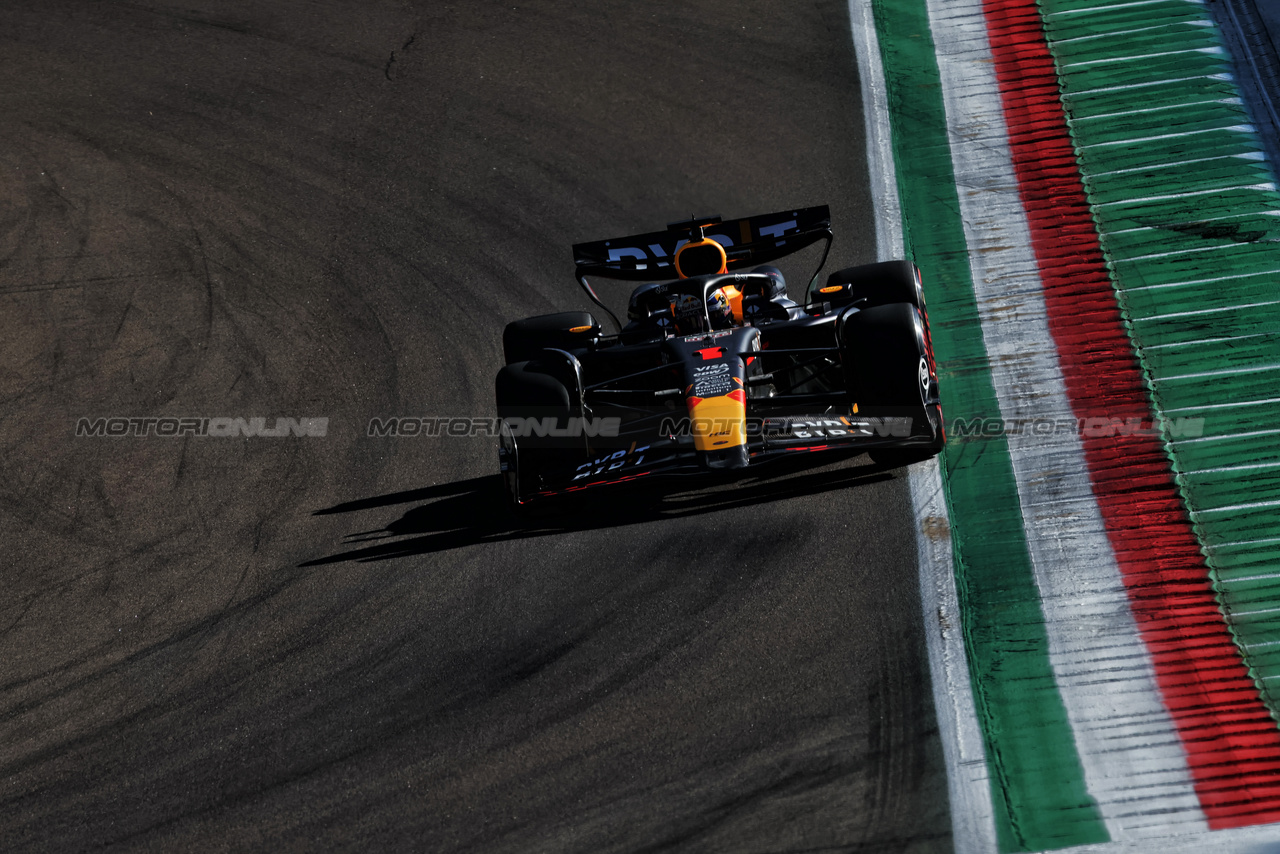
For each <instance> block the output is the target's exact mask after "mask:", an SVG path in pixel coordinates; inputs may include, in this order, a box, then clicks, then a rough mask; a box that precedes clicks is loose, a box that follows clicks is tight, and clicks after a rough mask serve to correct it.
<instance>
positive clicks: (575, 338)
mask: <svg viewBox="0 0 1280 854" xmlns="http://www.w3.org/2000/svg"><path fill="white" fill-rule="evenodd" d="M599 337H600V321H598V320H596V319H595V317H593V316H592V315H591V313H590V312H586V311H562V312H560V313H559V314H544V315H540V316H538V317H527V318H525V319H524V320H517V321H514V322H512V323H508V324H507V328H506V329H504V330H502V353H503V356H504V357H505V358H506V362H507V364H508V365H510V364H511V363H513V362H525V361H528V360H530V359H536V358H537V357H538V354H539V353H541V352H542V351H543V350H545V349H546V348H548V347H554V348H555V349H557V350H570V349H573V348H575V347H585V346H586V345H587V342H589V341H591V340H592V339H593V338H599Z"/></svg>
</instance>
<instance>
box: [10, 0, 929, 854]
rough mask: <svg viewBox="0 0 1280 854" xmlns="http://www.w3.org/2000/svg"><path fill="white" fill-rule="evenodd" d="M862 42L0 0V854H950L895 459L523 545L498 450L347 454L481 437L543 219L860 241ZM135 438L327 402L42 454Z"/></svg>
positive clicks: (643, 15) (547, 11) (606, 517)
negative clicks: (79, 425) (316, 853)
mask: <svg viewBox="0 0 1280 854" xmlns="http://www.w3.org/2000/svg"><path fill="white" fill-rule="evenodd" d="M197 5H199V6H201V7H203V8H202V9H201V10H195V9H193V8H192V7H194V6H197ZM848 26H849V25H848V13H847V9H846V6H845V5H844V4H843V3H841V2H825V0H823V2H788V3H774V2H763V0H760V2H747V3H731V2H719V0H717V2H706V3H697V4H692V3H678V4H677V3H669V4H668V3H662V4H639V3H630V2H602V3H595V2H592V3H583V2H550V1H549V0H547V2H541V0H540V2H534V3H507V4H482V3H457V4H453V3H418V4H414V3H408V2H361V3H356V2H337V0H311V2H303V1H302V0H282V2H272V3H259V2H237V1H235V0H233V1H231V2H223V3H216V4H215V3H209V2H203V3H202V2H199V0H171V1H170V2H160V1H159V0H150V1H149V2H91V0H40V2H19V0H14V2H7V3H4V4H3V5H0V400H2V401H3V405H2V407H0V444H2V447H3V456H2V462H0V465H2V466H3V476H2V477H0V534H2V535H3V552H2V554H3V557H0V561H2V562H3V563H2V566H3V579H4V596H3V600H0V849H4V850H7V851H41V850H45V851H77V850H89V849H95V848H99V847H104V846H107V847H111V848H113V849H118V850H143V851H173V850H236V851H246V850H264V851H265V850H272V851H274V850H280V849H287V850H331V849H336V850H350V849H361V850H422V851H464V850H465V851H495V852H496V851H510V852H527V851H557V852H559V851H574V852H600V851H655V850H668V849H671V850H689V851H732V852H777V851H841V850H856V851H879V852H899V851H910V852H925V851H929V852H932V851H945V850H949V849H950V836H949V827H950V822H949V818H948V810H947V802H946V786H945V782H944V774H943V765H942V759H941V749H940V746H939V741H938V737H937V732H936V727H935V723H934V718H933V711H932V707H931V693H930V689H929V685H928V667H927V662H926V658H925V652H924V644H923V636H922V629H921V621H922V616H921V613H920V604H919V600H918V595H917V580H916V567H915V541H914V535H913V522H912V520H911V514H910V506H909V499H908V496H907V492H906V484H905V480H904V476H903V473H902V472H886V471H882V470H880V469H877V468H876V467H874V466H873V465H871V464H870V463H869V461H868V460H867V459H866V458H865V457H855V458H852V459H845V460H835V461H831V460H821V462H820V464H816V465H815V466H814V467H813V468H809V469H804V468H800V467H796V466H792V467H788V468H783V469H780V470H778V471H777V472H774V473H773V474H772V476H765V477H758V478H752V479H750V480H748V481H746V482H744V483H741V484H737V485H730V486H723V485H721V486H700V485H697V484H688V483H686V484H681V485H679V489H678V491H675V492H672V493H669V494H658V493H652V492H650V493H644V494H637V495H627V496H620V497H618V498H617V499H616V500H607V499H606V498H605V497H603V496H602V497H601V498H600V499H599V502H597V503H596V504H595V505H593V506H591V507H588V508H584V509H583V510H582V512H581V514H580V515H578V516H575V517H574V518H572V519H570V520H568V521H567V522H564V523H555V522H554V520H552V521H551V522H544V523H540V526H538V527H534V528H532V529H522V528H520V527H518V526H516V525H515V524H514V522H513V520H512V519H511V518H510V516H508V515H507V514H506V513H505V511H504V509H503V503H502V498H501V494H500V489H499V484H498V480H497V477H496V443H495V441H494V440H491V439H487V438H483V437H480V438H447V437H444V438H440V437H436V438H425V437H418V438H413V439H408V438H400V439H393V438H376V437H369V436H366V435H365V431H366V425H367V423H368V421H369V419H370V418H373V417H390V416H434V415H481V416H484V415H492V414H493V400H492V382H493V376H494V373H495V372H496V370H497V368H498V366H499V363H500V359H501V330H502V326H503V324H504V323H506V322H507V321H510V320H513V319H516V318H519V317H523V316H527V315H531V314H538V313H544V312H548V311H553V310H563V309H569V308H582V307H586V304H585V300H584V299H583V298H582V296H581V294H580V292H579V291H578V289H577V286H576V284H575V283H574V281H573V279H572V275H571V263H570V254H569V246H570V244H572V243H573V242H576V241H581V240H589V239H601V238H606V237H610V236H615V235H621V234H625V233H630V232H636V231H644V230H650V229H653V228H660V227H661V226H662V225H663V223H665V222H667V221H669V220H672V219H676V218H681V217H685V216H688V215H691V214H694V213H705V212H717V213H722V214H724V215H725V216H745V215H749V214H753V213H758V212H764V211H770V210H778V209H782V208H784V207H790V206H794V205H807V204H821V203H824V202H825V203H828V204H830V206H831V209H832V212H833V215H834V219H835V224H836V229H837V242H836V246H835V249H834V251H833V254H832V259H831V265H830V266H829V268H828V269H835V268H837V267H839V266H846V265H849V264H854V263H861V262H867V261H871V260H874V245H873V243H874V239H873V228H872V216H871V211H870V197H869V194H868V190H867V177H866V174H865V170H866V166H865V153H864V151H863V140H862V137H863V125H862V119H861V106H860V99H859V89H858V81H857V72H856V63H855V61H854V57H853V54H852V48H851V42H850V38H849V31H848ZM809 251H812V250H809ZM801 260H802V261H811V260H812V259H811V258H809V257H808V256H806V257H805V258H803V259H801ZM784 269H786V271H787V273H788V274H789V275H790V276H791V278H792V282H793V286H796V284H795V283H796V282H797V280H799V279H801V278H802V275H801V270H802V269H803V265H800V266H796V265H792V266H788V267H785V268H784ZM158 416H185V417H206V418H207V417H246V418H247V417H252V416H263V417H266V418H267V419H268V423H270V422H271V421H272V420H273V419H274V418H275V417H296V418H302V417H325V418H328V419H329V421H328V431H327V435H326V436H324V437H323V438H321V437H292V436H291V437H285V438H268V437H263V436H258V437H253V438H243V437H242V438H238V439H228V438H215V437H191V436H187V437H174V438H162V437H156V436H151V437H141V436H125V437H120V438H107V437H87V436H82V437H78V438H77V437H76V436H75V425H76V422H77V420H78V419H80V418H90V419H93V418H107V417H158ZM814 459H815V460H817V459H819V458H817V457H815V458H814Z"/></svg>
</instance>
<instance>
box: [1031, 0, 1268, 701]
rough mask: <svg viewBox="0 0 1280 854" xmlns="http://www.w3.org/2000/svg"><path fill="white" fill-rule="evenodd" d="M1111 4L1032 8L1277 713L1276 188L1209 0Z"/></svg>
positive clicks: (1223, 586)
mask: <svg viewBox="0 0 1280 854" xmlns="http://www.w3.org/2000/svg"><path fill="white" fill-rule="evenodd" d="M1108 5H1114V4H1112V3H1107V2H1085V0H1043V2H1042V5H1041V8H1042V10H1043V13H1044V15H1045V19H1046V22H1047V33H1048V36H1049V45H1050V49H1051V50H1052V51H1053V53H1054V57H1055V60H1056V61H1057V63H1058V69H1059V73H1060V75H1061V78H1062V86H1063V91H1064V102H1065V103H1066V104H1067V107H1068V114H1069V117H1070V126H1071V131H1072V136H1073V138H1074V139H1075V143H1076V146H1077V150H1078V152H1079V156H1080V162H1081V165H1082V168H1083V171H1084V175H1085V183H1086V187H1087V189H1088V192H1089V198H1090V201H1091V202H1092V203H1093V205H1094V215H1095V218H1096V219H1097V221H1098V225H1099V230H1100V232H1101V235H1102V240H1103V247H1104V249H1105V251H1106V254H1107V257H1108V260H1109V262H1110V265H1111V269H1112V280H1113V282H1114V283H1115V286H1116V289H1117V293H1118V295H1119V298H1120V301H1121V305H1122V307H1123V309H1124V316H1125V319H1126V322H1127V324H1128V328H1129V332H1130V335H1131V337H1132V338H1133V341H1134V344H1135V345H1136V348H1137V350H1138V353H1139V355H1140V357H1141V359H1142V363H1143V368H1144V370H1145V372H1146V375H1147V379H1148V382H1149V384H1150V388H1151V395H1152V400H1153V403H1154V405H1155V408H1156V410H1157V411H1158V412H1159V413H1161V414H1162V416H1163V418H1164V423H1165V440H1166V446H1167V448H1168V450H1169V455H1170V457H1171V459H1172V460H1173V464H1174V468H1175V471H1176V472H1177V477H1178V483H1179V486H1180V488H1181V489H1182V492H1183V495H1184V497H1185V499H1186V502H1187V506H1188V509H1189V510H1190V513H1191V518H1192V521H1193V524H1194V526H1195V531H1196V535H1197V536H1198V537H1199V539H1200V542H1201V544H1202V546H1203V548H1204V552H1205V554H1206V557H1207V559H1208V563H1209V566H1210V574H1211V577H1212V579H1213V582H1214V587H1215V590H1216V591H1217V594H1218V600H1219V602H1220V603H1221V605H1222V608H1223V611H1224V612H1225V613H1226V614H1227V620H1228V623H1229V625H1230V626H1231V629H1232V631H1233V633H1234V635H1235V639H1236V643H1237V644H1238V646H1239V647H1240V650H1241V652H1242V654H1243V656H1244V660H1245V662H1246V663H1247V664H1248V666H1249V668H1250V673H1251V674H1252V676H1253V678H1254V680H1255V681H1256V682H1257V684H1258V685H1259V688H1260V689H1261V693H1262V696H1263V699H1264V701H1266V703H1267V705H1268V707H1269V708H1270V709H1271V712H1272V714H1273V715H1275V714H1276V713H1277V711H1280V466H1276V465H1274V463H1275V462H1276V461H1278V460H1280V193H1277V190H1276V186H1275V177H1274V173H1273V171H1272V168H1271V164H1269V163H1267V162H1266V160H1265V159H1264V157H1263V154H1262V146H1261V145H1260V144H1259V141H1258V139H1257V138H1256V135H1255V133H1254V130H1253V128H1252V126H1251V119H1250V117H1249V115H1248V112H1247V110H1246V109H1245V107H1244V105H1243V103H1242V102H1241V99H1240V94H1239V92H1238V91H1237V89H1236V86H1235V83H1234V80H1233V76H1232V75H1233V73H1234V69H1233V67H1232V64H1231V57H1230V56H1229V55H1228V54H1227V52H1226V51H1225V49H1224V48H1223V46H1222V43H1221V40H1220V38H1219V34H1218V31H1217V28H1216V27H1215V26H1214V25H1213V22H1212V21H1211V19H1210V17H1209V15H1208V12H1207V11H1206V9H1205V7H1204V6H1203V5H1202V4H1198V3H1189V2H1185V0H1168V2H1165V3H1148V4H1145V5H1143V6H1140V7H1131V8H1119V9H1115V8H1113V9H1105V8H1098V9H1092V8H1090V7H1093V6H1097V7H1104V6H1108ZM1066 10H1073V11H1072V12H1071V13H1070V14H1062V13H1063V12H1064V11H1066ZM1126 31H1128V32H1126ZM1156 54H1160V55H1159V56H1157V55H1156ZM1153 188H1158V190H1156V189H1153ZM1178 419H1192V420H1191V421H1179V420H1178ZM1193 428H1200V431H1202V432H1198V431H1197V429H1193Z"/></svg>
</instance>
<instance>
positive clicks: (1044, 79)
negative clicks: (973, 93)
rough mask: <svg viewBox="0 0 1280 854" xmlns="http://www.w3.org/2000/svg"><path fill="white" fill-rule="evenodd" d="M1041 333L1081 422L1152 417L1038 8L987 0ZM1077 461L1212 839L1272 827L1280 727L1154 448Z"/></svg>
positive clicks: (1143, 441) (1147, 445)
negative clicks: (1038, 285)
mask: <svg viewBox="0 0 1280 854" xmlns="http://www.w3.org/2000/svg"><path fill="white" fill-rule="evenodd" d="M984 11H985V14H986V19H987V28H988V32H989V34H990V38H991V48H992V52H993V54H994V56H995V65H996V75H997V79H998V81H999V85H1000V91H1001V98H1002V100H1003V105H1004V113H1005V120H1006V122H1007V123H1008V127H1009V139H1010V144H1011V147H1012V151H1013V160H1014V169H1015V171H1016V174H1017V176H1018V182H1019V185H1020V192H1021V195H1022V201H1023V204H1024V205H1025V206H1026V208H1027V212H1028V220H1029V223H1030V228H1031V239H1032V244H1033V247H1034V250H1035V255H1036V261H1037V263H1038V265H1039V268H1040V275H1041V278H1042V280H1043V282H1044V296H1045V303H1046V305H1047V307H1048V312H1049V328H1050V330H1051V331H1052V333H1053V337H1054V341H1055V343H1056V344H1057V348H1058V353H1059V359H1060V361H1061V365H1062V371H1063V375H1064V378H1065V380H1066V386H1067V394H1068V396H1069V397H1070V398H1071V403H1072V406H1073V408H1074V410H1075V414H1076V416H1077V417H1079V418H1091V417H1106V418H1119V419H1121V420H1125V419H1128V418H1141V419H1145V420H1147V421H1148V423H1149V421H1150V418H1151V410H1150V405H1149V403H1148V399H1147V393H1146V389H1145V386H1144V384H1143V380H1142V372H1141V369H1140V367H1139V365H1138V363H1137V361H1136V360H1135V357H1134V354H1133V350H1132V345H1131V343H1130V341H1129V337H1128V335H1127V334H1126V333H1125V330H1124V326H1123V325H1122V323H1121V319H1120V312H1119V308H1118V305H1117V303H1116V299H1115V296H1114V293H1113V292H1112V288H1111V282H1110V280H1109V278H1108V275H1107V270H1106V267H1105V265H1104V263H1103V257H1102V249H1101V246H1100V244H1099V242H1098V235H1097V231H1096V229H1095V227H1094V223H1093V220H1092V219H1091V218H1090V215H1089V205H1088V200H1087V199H1086V197H1085V193H1084V186H1083V184H1082V182H1081V179H1080V173H1079V169H1078V166H1077V164H1076V159H1075V152H1074V149H1073V147H1072V144H1071V138H1070V135H1069V133H1068V131H1067V126H1066V120H1065V117H1064V115H1063V111H1062V104H1061V102H1060V101H1059V97H1058V85H1057V77H1056V72H1055V69H1054V65H1053V60H1052V58H1051V56H1050V54H1049V50H1048V45H1047V44H1046V42H1045V38H1044V32H1043V30H1042V26H1041V20H1040V15H1039V12H1038V11H1037V9H1036V5H1035V2H1034V0H984ZM1083 443H1084V451H1085V459H1086V462H1087V464H1088V467H1089V473H1090V477H1091V479H1092V482H1093V489H1094V492H1095V493H1096V495H1097V497H1098V503H1099V505H1100V507H1101V510H1102V514H1103V518H1104V520H1105V524H1106V526H1107V535H1108V537H1109V538H1110V541H1111V545H1112V547H1113V548H1114V549H1115V553H1116V559H1117V561H1118V562H1119V566H1120V569H1121V572H1122V573H1123V576H1124V581H1125V584H1126V586H1127V588H1128V591H1129V599H1130V602H1131V603H1132V608H1133V612H1134V615H1135V617H1136V618H1137V621H1138V626H1139V629H1140V630H1141V632H1142V635H1143V639H1144V641H1145V642H1146V644H1147V647H1148V649H1150V651H1151V655H1152V658H1153V660H1154V662H1155V667H1156V673H1157V678H1158V680H1159V684H1160V689H1161V693H1162V695H1163V696H1164V700H1165V703H1166V705H1167V706H1168V707H1169V710H1170V712H1171V714H1172V716H1173V720H1174V724H1175V726H1176V727H1177V729H1178V734H1179V735H1180V736H1181V738H1182V743H1183V745H1184V746H1185V748H1186V751H1187V756H1188V759H1189V764H1190V767H1191V773H1192V776H1193V778H1194V781H1195V787H1196V793H1197V794H1198V796H1199V798H1200V803H1201V806H1202V807H1203V809H1204V811H1205V815H1206V816H1207V818H1208V820H1209V825H1210V827H1212V828H1215V829H1217V828H1225V827H1234V826H1240V825H1248V824H1260V823H1264V822H1272V821H1277V820H1280V730H1278V729H1277V727H1276V722H1275V721H1274V720H1273V719H1272V718H1271V715H1270V714H1269V713H1268V711H1267V709H1266V707H1265V706H1264V705H1263V704H1262V701H1261V699H1260V697H1259V695H1258V690H1257V687H1256V686H1255V685H1254V683H1253V680H1252V679H1250V678H1249V675H1248V673H1247V671H1246V669H1245V666H1244V663H1243V661H1242V660H1241V658H1240V654H1239V651H1238V650H1237V648H1236V646H1235V643H1234V642H1233V640H1232V637H1231V634H1230V632H1229V631H1228V629H1227V626H1226V623H1225V622H1224V621H1223V618H1222V614H1221V612H1220V611H1219V610H1218V603H1217V601H1216V599H1215V598H1214V595H1213V590H1212V588H1211V587H1210V585H1209V574H1208V569H1207V567H1206V566H1205V562H1204V558H1203V557H1202V555H1201V553H1200V546H1199V543H1198V542H1197V541H1196V538H1195V536H1194V534H1193V533H1192V530H1191V525H1190V523H1189V521H1188V518H1187V515H1186V512H1185V509H1184V507H1183V504H1182V500H1181V497H1180V496H1179V494H1178V492H1177V488H1176V486H1175V484H1174V480H1173V476H1172V472H1171V471H1170V468H1169V462H1168V459H1167V458H1166V457H1165V454H1164V449H1163V447H1162V446H1161V444H1160V442H1159V441H1158V439H1157V438H1156V437H1155V436H1152V435H1144V434H1143V433H1141V432H1129V433H1122V434H1119V435H1114V436H1097V435H1093V436H1086V437H1084V439H1083Z"/></svg>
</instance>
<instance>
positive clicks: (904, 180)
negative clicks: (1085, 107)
mask: <svg viewBox="0 0 1280 854" xmlns="http://www.w3.org/2000/svg"><path fill="white" fill-rule="evenodd" d="M873 8H874V13H875V21H876V30H877V34H878V38H879V41H880V47H881V53H882V61H883V64H884V69H885V77H886V80H887V84H888V96H889V112H890V116H891V121H892V139H893V152H894V160H895V164H896V169H897V178H898V190H899V196H900V201H901V205H902V214H903V226H904V231H905V236H906V244H907V251H908V253H909V254H910V255H911V256H912V257H913V258H914V260H915V261H916V263H917V265H918V266H919V267H920V269H921V271H922V273H923V275H924V282H925V292H926V295H927V297H928V301H929V317H930V326H931V329H932V334H933V342H934V347H935V350H936V354H937V358H938V368H939V374H940V380H941V385H942V394H943V407H944V411H945V413H946V416H947V420H948V423H952V424H954V423H955V422H956V420H957V419H964V420H968V419H971V418H999V417H1000V408H999V404H998V402H997V399H996V395H995V391H994V389H993V387H992V381H991V374H990V369H989V366H988V364H987V354H986V350H985V348H984V346H983V340H982V331H981V325H980V323H979V319H978V311H977V306H976V303H975V300H974V293H973V284H972V279H971V277H970V270H969V260H968V253H967V247H966V244H965V238H964V231H963V228H962V225H961V222H960V215H959V201H958V198H957V195H956V186H955V176H954V173H953V170H952V165H951V151H950V148H949V145H948V141H947V125H946V115H945V112H944V109H943V102H942V95H941V88H940V83H939V78H938V66H937V60H936V59H935V57H934V46H933V40H932V38H931V36H930V32H929V26H928V19H927V14H926V11H925V5H924V3H923V2H920V0H873ZM943 468H944V472H945V481H946V488H947V507H948V512H949V514H950V517H951V526H952V542H953V545H954V549H955V575H956V588H957V593H958V596H959V602H960V608H961V621H962V624H963V632H964V638H965V646H966V650H967V653H968V656H969V664H970V671H971V678H972V683H973V693H974V698H975V704H976V706H977V715H978V720H979V723H980V725H981V727H982V730H983V737H984V740H985V745H986V751H987V761H988V765H989V767H990V770H991V776H992V796H993V797H992V800H993V805H994V809H995V821H996V831H997V834H998V838H999V843H1000V848H1001V850H1002V851H1031V850H1038V849H1045V848H1059V847H1065V846H1068V845H1078V844H1085V843H1091V842H1100V841H1106V840H1107V839H1108V834H1107V831H1106V827H1105V826H1104V825H1103V823H1102V821H1101V818H1100V816H1099V812H1098V809H1097V807H1096V805H1095V804H1094V802H1093V801H1092V799H1091V798H1090V796H1089V794H1088V791H1087V790H1086V787H1085V782H1084V775H1083V771H1082V769H1081V765H1080V759H1079V756H1078V754H1077V752H1076V746H1075V741H1074V738H1073V735H1072V732H1071V727H1070V723H1069V721H1068V719H1067V714H1066V710H1065V708H1064V706H1063V703H1062V698H1061V696H1060V695H1059V693H1058V688H1057V685H1056V684H1055V682H1054V676H1053V672H1052V670H1051V668H1050V664H1049V653H1048V638H1047V635H1046V632H1045V628H1044V616H1043V613H1042V611H1041V608H1040V599H1039V591H1038V589H1037V587H1036V584H1035V579H1034V576H1033V573H1032V567H1031V561H1030V557H1029V556H1028V552H1027V544H1026V538H1025V533H1024V531H1023V527H1022V514H1021V510H1020V507H1019V503H1018V493H1017V487H1016V484H1015V481H1014V475H1013V467H1012V464H1011V463H1010V459H1009V448H1008V444H1007V442H1006V440H1005V438H1004V437H1003V436H996V437H987V438H980V437H963V438H962V437H957V436H955V435H953V436H951V437H950V441H949V443H948V446H947V449H946V451H945V452H944V454H943Z"/></svg>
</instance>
